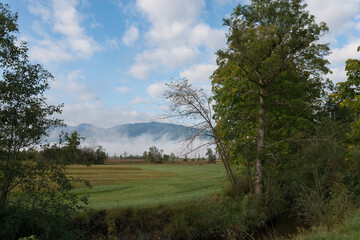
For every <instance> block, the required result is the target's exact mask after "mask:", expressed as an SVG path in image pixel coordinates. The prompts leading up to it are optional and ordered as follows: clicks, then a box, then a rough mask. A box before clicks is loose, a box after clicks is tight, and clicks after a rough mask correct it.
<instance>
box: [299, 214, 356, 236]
mask: <svg viewBox="0 0 360 240" xmlns="http://www.w3.org/2000/svg"><path fill="white" fill-rule="evenodd" d="M357 239H360V209H358V210H356V211H354V212H353V213H349V216H348V217H347V218H346V219H345V220H344V221H342V222H341V223H338V224H337V225H335V226H333V227H332V228H331V229H330V231H329V230H328V229H326V228H323V227H316V228H314V229H312V230H311V231H308V232H303V233H301V234H299V235H297V236H296V237H294V240H357Z"/></svg>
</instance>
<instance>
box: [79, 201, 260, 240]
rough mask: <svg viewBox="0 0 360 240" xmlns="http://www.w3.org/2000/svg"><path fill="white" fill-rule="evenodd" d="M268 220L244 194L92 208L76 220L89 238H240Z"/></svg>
mask: <svg viewBox="0 0 360 240" xmlns="http://www.w3.org/2000/svg"><path fill="white" fill-rule="evenodd" d="M234 213H235V214H234ZM266 221H267V216H266V215H265V214H263V213H262V208H261V207H260V206H258V205H257V204H256V203H255V202H254V201H253V200H252V199H251V198H248V197H245V198H243V199H241V200H239V199H236V200H234V199H230V198H227V199H224V200H218V199H204V200H198V201H191V202H179V203H176V204H173V205H167V206H164V205H158V206H155V207H150V208H122V209H110V210H107V211H106V212H105V211H95V212H94V211H91V212H89V213H83V214H81V215H79V216H77V217H76V218H74V220H73V224H74V225H75V226H76V227H78V228H80V229H82V231H83V232H85V233H86V235H85V237H86V238H91V237H94V236H96V237H103V238H104V237H110V238H111V237H113V238H116V237H121V238H131V239H132V238H133V239H141V238H143V239H158V238H160V239H214V238H215V239H235V238H236V239H241V238H244V237H248V236H250V234H251V233H252V231H253V230H255V229H256V228H258V227H261V226H263V225H264V224H265V222H266Z"/></svg>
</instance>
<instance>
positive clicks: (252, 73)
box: [212, 0, 329, 196]
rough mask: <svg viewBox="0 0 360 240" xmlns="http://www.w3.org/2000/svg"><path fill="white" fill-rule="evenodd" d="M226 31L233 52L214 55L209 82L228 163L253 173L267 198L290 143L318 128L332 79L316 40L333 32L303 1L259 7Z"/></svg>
mask: <svg viewBox="0 0 360 240" xmlns="http://www.w3.org/2000/svg"><path fill="white" fill-rule="evenodd" d="M224 25H226V26H228V27H229V29H230V33H229V34H228V36H227V45H228V46H227V48H225V49H222V50H219V51H218V52H217V55H218V58H217V64H218V69H217V70H216V71H215V72H214V74H213V76H212V85H213V88H212V90H213V92H214V99H215V101H216V104H215V106H214V110H215V113H216V115H215V118H216V120H217V130H218V132H219V135H220V136H221V137H222V139H223V140H224V141H225V142H226V147H227V149H228V151H229V152H230V156H231V158H232V159H240V160H242V163H243V164H244V165H246V166H247V167H248V169H249V170H252V169H254V170H255V174H253V175H255V177H253V179H254V180H255V193H256V194H257V195H258V196H262V194H263V193H265V192H266V191H268V190H267V189H264V187H263V186H265V188H266V186H268V187H269V186H270V185H271V184H267V183H266V182H267V181H268V180H269V179H270V181H272V180H271V179H274V178H277V177H278V176H275V175H280V174H282V172H281V169H282V166H281V165H282V164H283V163H286V162H287V161H289V160H290V157H289V156H291V155H292V154H294V153H295V152H296V149H294V148H293V147H292V142H294V141H296V140H298V139H303V138H306V137H307V134H308V133H309V131H310V132H311V128H312V125H313V124H314V123H315V120H314V113H315V112H316V111H318V110H319V106H320V99H321V97H322V95H323V94H324V84H323V82H322V81H323V77H322V76H323V74H326V73H328V72H329V70H328V68H327V64H328V61H327V60H326V59H324V56H326V55H327V54H328V53H329V47H328V45H326V44H319V43H318V42H317V40H318V39H319V37H320V36H321V35H322V34H323V33H324V32H326V31H327V30H328V28H327V26H326V24H325V23H320V24H317V23H315V18H314V16H312V15H310V14H309V13H308V12H307V11H306V10H305V5H304V4H303V3H302V1H301V0H287V1H282V0H276V1H269V0H254V1H251V4H250V5H244V6H242V5H239V6H238V7H237V8H236V9H235V10H234V12H233V13H232V14H231V15H230V17H229V18H226V19H225V20H224ZM255 164H256V167H255V168H252V166H254V165H255ZM249 173H251V171H249ZM249 177H250V178H251V176H249ZM266 178H267V179H266ZM276 188H277V187H276V186H275V188H271V189H276ZM266 196H267V194H266Z"/></svg>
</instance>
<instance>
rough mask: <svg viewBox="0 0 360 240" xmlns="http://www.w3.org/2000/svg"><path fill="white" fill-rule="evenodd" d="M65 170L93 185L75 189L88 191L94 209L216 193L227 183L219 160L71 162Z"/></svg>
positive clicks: (149, 203)
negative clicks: (187, 162) (200, 162)
mask: <svg viewBox="0 0 360 240" xmlns="http://www.w3.org/2000/svg"><path fill="white" fill-rule="evenodd" d="M68 172H69V175H70V176H74V177H82V178H84V179H87V180H89V181H90V183H91V184H92V185H93V187H92V188H91V189H89V188H84V187H80V186H78V188H76V189H75V190H74V192H75V193H76V194H78V195H80V196H81V195H88V196H89V206H90V208H94V209H108V208H115V207H127V206H132V207H133V206H152V205H156V204H160V203H162V204H167V203H170V202H174V201H179V200H189V199H195V198H201V197H205V196H208V195H211V194H214V193H218V192H219V191H221V190H222V189H223V188H224V186H225V184H226V178H225V170H224V167H223V166H222V165H221V164H210V165H175V164H147V165H145V164H144V165H98V166H96V165H95V166H92V167H84V166H72V167H71V168H70V169H69V171H68Z"/></svg>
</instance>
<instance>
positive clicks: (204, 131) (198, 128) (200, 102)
mask: <svg viewBox="0 0 360 240" xmlns="http://www.w3.org/2000/svg"><path fill="white" fill-rule="evenodd" d="M166 85H167V86H168V90H167V91H166V92H165V93H164V97H165V99H166V103H167V105H166V106H167V108H166V109H165V114H164V117H166V118H175V119H178V120H182V121H184V122H186V123H187V125H189V124H190V126H188V127H191V128H192V130H193V131H192V134H190V135H188V136H186V137H185V139H184V142H185V143H186V147H190V146H194V145H195V146H196V147H195V149H193V148H191V150H192V151H195V150H199V149H203V148H207V147H209V146H211V145H215V146H216V148H217V150H218V153H219V156H220V158H221V160H222V162H223V163H224V166H225V170H226V174H227V176H228V178H229V179H230V181H231V183H232V184H235V183H236V175H235V174H234V171H233V168H232V166H231V162H230V158H229V155H228V153H227V151H226V149H225V146H224V144H223V142H222V140H221V138H220V136H219V134H218V132H217V130H216V123H215V121H214V119H213V111H212V107H211V97H210V96H208V94H207V93H206V92H205V91H204V90H203V89H201V88H195V87H193V86H192V85H191V84H190V83H189V82H188V80H187V79H181V80H177V81H173V82H171V83H169V84H166ZM198 140H199V141H200V144H195V141H198Z"/></svg>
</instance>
